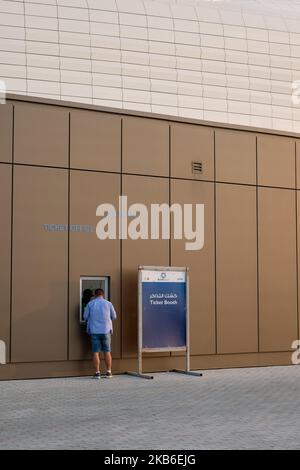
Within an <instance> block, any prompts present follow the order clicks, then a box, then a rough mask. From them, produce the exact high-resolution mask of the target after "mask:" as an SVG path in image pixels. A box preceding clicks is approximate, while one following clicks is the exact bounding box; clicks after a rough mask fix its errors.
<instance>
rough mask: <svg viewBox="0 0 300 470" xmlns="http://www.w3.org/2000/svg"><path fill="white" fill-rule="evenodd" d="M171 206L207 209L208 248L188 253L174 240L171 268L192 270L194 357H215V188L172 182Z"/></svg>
mask: <svg viewBox="0 0 300 470" xmlns="http://www.w3.org/2000/svg"><path fill="white" fill-rule="evenodd" d="M171 194H172V204H174V203H179V204H204V205H205V244H204V248H203V249H202V250H200V251H187V250H186V246H185V243H186V241H185V240H172V243H171V262H172V266H187V267H189V268H190V323H191V325H190V334H191V354H194V355H195V354H214V353H215V352H216V339H215V253H214V252H215V248H214V245H215V244H214V184H213V183H205V182H200V181H179V180H178V181H174V180H173V181H172V183H171Z"/></svg>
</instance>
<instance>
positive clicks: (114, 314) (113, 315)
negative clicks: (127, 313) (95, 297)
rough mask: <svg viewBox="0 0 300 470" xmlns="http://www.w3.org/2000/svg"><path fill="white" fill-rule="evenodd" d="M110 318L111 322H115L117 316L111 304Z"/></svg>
mask: <svg viewBox="0 0 300 470" xmlns="http://www.w3.org/2000/svg"><path fill="white" fill-rule="evenodd" d="M110 318H111V320H116V318H117V314H116V311H115V309H114V306H113V304H112V303H111V304H110Z"/></svg>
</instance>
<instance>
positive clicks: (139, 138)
mask: <svg viewBox="0 0 300 470" xmlns="http://www.w3.org/2000/svg"><path fill="white" fill-rule="evenodd" d="M123 172H124V173H132V174H139V175H149V176H169V124H168V123H167V122H164V121H158V120H155V119H143V118H135V117H124V119H123Z"/></svg>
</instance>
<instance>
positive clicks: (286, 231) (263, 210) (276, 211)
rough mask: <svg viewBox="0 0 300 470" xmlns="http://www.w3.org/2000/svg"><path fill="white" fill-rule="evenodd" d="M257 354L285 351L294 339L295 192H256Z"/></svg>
mask: <svg viewBox="0 0 300 470" xmlns="http://www.w3.org/2000/svg"><path fill="white" fill-rule="evenodd" d="M258 240H259V300H260V301H259V317H260V322H259V323H260V325H259V336H260V351H288V350H289V349H290V348H291V345H292V342H293V341H294V340H296V339H297V336H298V331H297V261H296V260H297V251H296V204H295V192H294V191H288V190H282V189H269V188H260V189H259V223H258Z"/></svg>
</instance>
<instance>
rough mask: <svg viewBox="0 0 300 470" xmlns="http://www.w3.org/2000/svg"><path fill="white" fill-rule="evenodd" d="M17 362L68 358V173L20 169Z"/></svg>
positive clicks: (16, 249)
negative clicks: (65, 227) (55, 227)
mask: <svg viewBox="0 0 300 470" xmlns="http://www.w3.org/2000/svg"><path fill="white" fill-rule="evenodd" d="M14 188H15V191H14V220H13V228H14V233H13V290H12V296H13V304H12V362H34V361H58V360H66V358H67V305H68V302H67V297H68V296H67V293H68V234H67V231H66V230H64V231H61V230H59V231H48V230H46V229H45V227H44V224H67V223H68V174H67V171H65V170H56V169H50V168H47V169H46V168H37V167H20V166H19V167H16V168H15V176H14Z"/></svg>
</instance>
